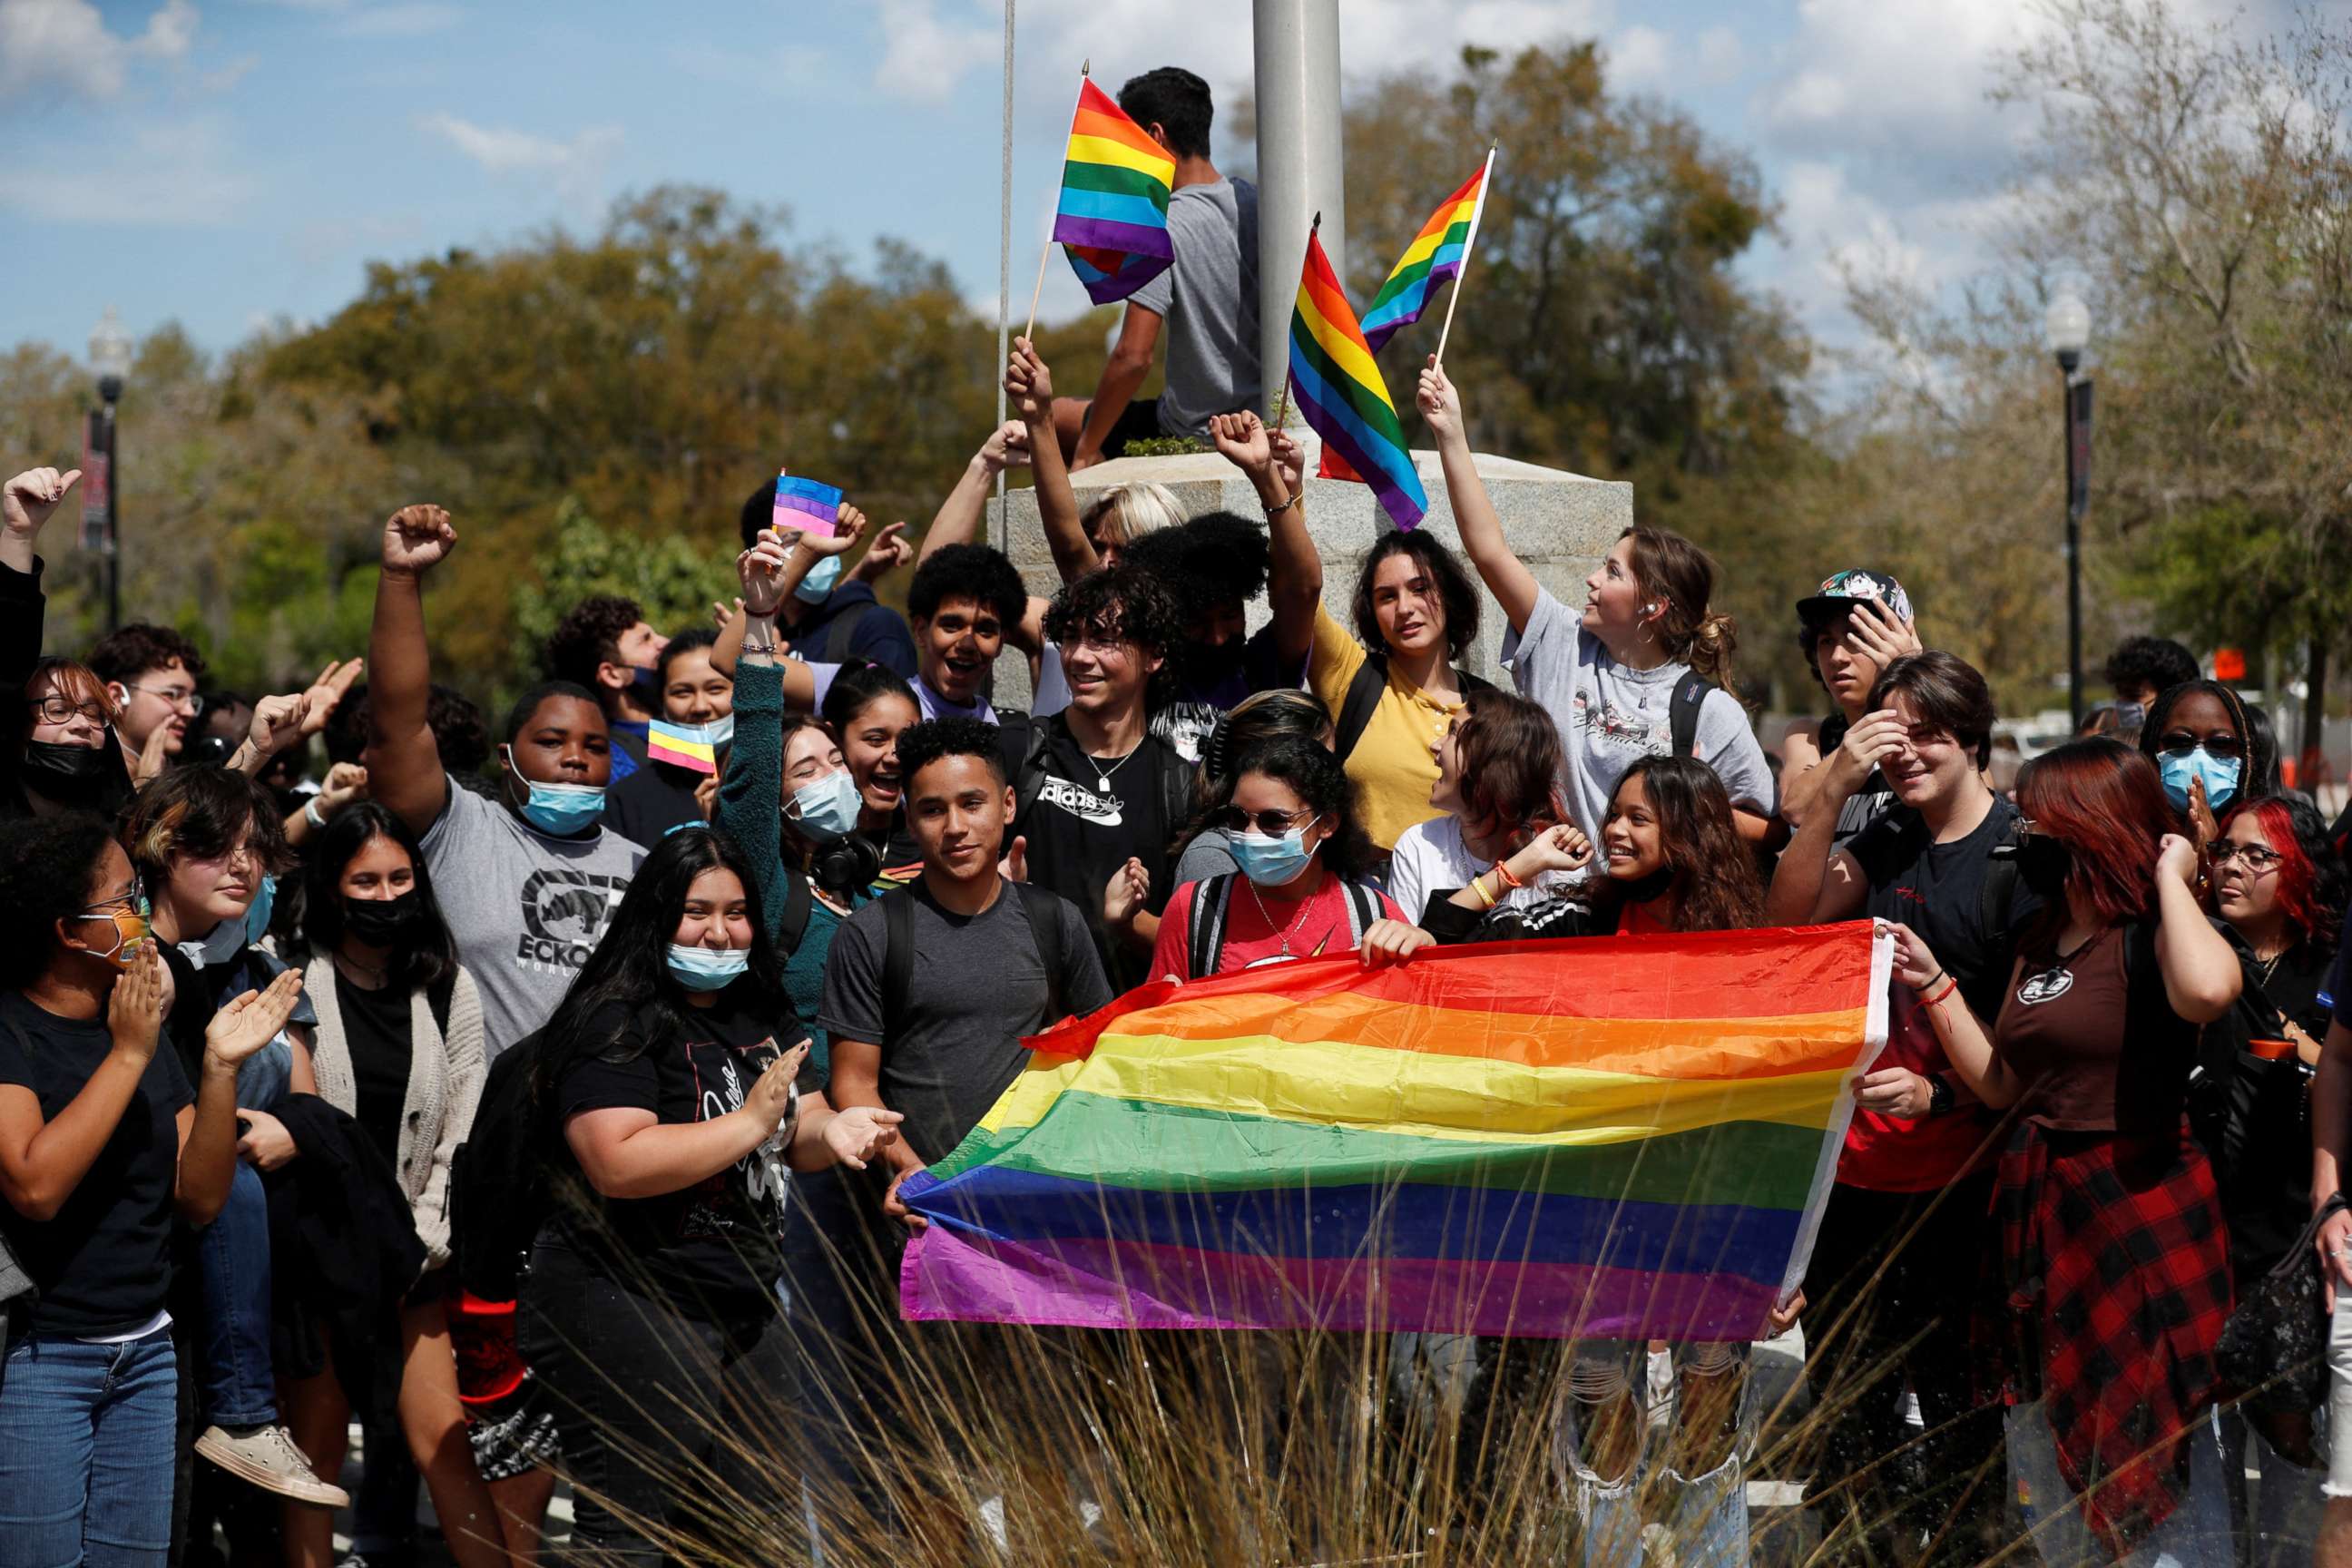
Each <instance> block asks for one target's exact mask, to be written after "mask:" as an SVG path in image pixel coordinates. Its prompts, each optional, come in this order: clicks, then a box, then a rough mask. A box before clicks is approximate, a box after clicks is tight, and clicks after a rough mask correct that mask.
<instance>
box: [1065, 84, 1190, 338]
mask: <svg viewBox="0 0 2352 1568" xmlns="http://www.w3.org/2000/svg"><path fill="white" fill-rule="evenodd" d="M1175 183H1176V162H1175V160H1174V159H1172V158H1171V157H1169V156H1168V154H1167V153H1164V152H1162V151H1160V143H1159V142H1154V141H1153V140H1152V139H1151V137H1150V134H1149V133H1148V132H1146V131H1145V130H1144V129H1143V127H1142V126H1140V125H1138V124H1137V123H1136V122H1135V121H1132V120H1130V119H1129V118H1128V114H1127V110H1123V109H1121V108H1120V107H1119V106H1118V100H1115V99H1113V98H1112V97H1111V96H1110V94H1108V93H1107V92H1105V91H1103V89H1100V88H1098V87H1097V86H1096V85H1095V84H1094V81H1093V79H1091V78H1089V79H1086V80H1083V81H1081V82H1080V83H1079V84H1078V108H1077V112H1076V114H1074V115H1073V116H1072V117H1071V119H1070V150H1069V153H1068V155H1067V158H1066V161H1065V162H1064V163H1063V164H1062V199H1061V201H1060V203H1059V204H1058V205H1056V207H1055V216H1054V238H1055V240H1057V241H1059V242H1060V244H1061V246H1062V248H1063V251H1064V252H1065V254H1066V255H1067V256H1068V257H1069V258H1070V266H1071V268H1073V269H1074V270H1075V271H1076V273H1077V275H1078V281H1079V282H1081V283H1083V284H1085V285H1086V289H1087V298H1088V299H1090V300H1093V301H1094V302H1095V303H1096V304H1097V305H1107V304H1108V303H1110V302H1111V301H1112V300H1124V299H1126V298H1127V297H1128V296H1129V294H1132V293H1134V292H1135V291H1136V290H1137V289H1140V288H1142V287H1143V286H1144V285H1145V284H1146V283H1149V282H1150V281H1151V279H1154V278H1157V277H1159V276H1160V274H1161V273H1162V272H1165V271H1166V270H1168V268H1169V266H1170V264H1171V262H1173V261H1174V260H1175V259H1176V252H1175V249H1174V247H1172V246H1171V244H1170V242H1169V239H1168V195H1169V192H1170V191H1171V188H1172V187H1173V186H1174V184H1175Z"/></svg>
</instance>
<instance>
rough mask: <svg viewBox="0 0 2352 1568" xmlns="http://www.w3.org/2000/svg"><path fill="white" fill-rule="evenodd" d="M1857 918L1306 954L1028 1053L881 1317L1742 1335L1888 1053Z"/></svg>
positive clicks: (1790, 1277)
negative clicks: (1393, 953) (1406, 959)
mask: <svg viewBox="0 0 2352 1568" xmlns="http://www.w3.org/2000/svg"><path fill="white" fill-rule="evenodd" d="M1890 951H1891V942H1889V941H1888V940H1887V939H1883V938H1875V937H1874V935H1873V932H1872V928H1871V926H1870V925H1869V924H1868V923H1866V922H1862V921H1855V922H1852V923H1849V924H1845V925H1839V926H1827V927H1811V928H1808V929H1803V930H1792V931H1791V930H1774V931H1729V932H1711V933H1705V934H1685V935H1674V936H1648V937H1632V938H1615V939H1608V940H1584V941H1550V942H1511V943H1489V944H1485V945H1480V946H1472V947H1457V948H1446V949H1437V950H1431V951H1426V952H1422V953H1421V954H1419V955H1418V956H1416V957H1415V958H1414V959H1413V960H1412V962H1410V963H1404V964H1401V965H1391V966H1389V967H1386V968H1381V969H1371V970H1368V969H1365V968H1363V967H1362V966H1361V964H1360V963H1359V962H1358V960H1357V958H1356V955H1355V954H1353V953H1349V954H1347V955H1345V956H1344V957H1337V958H1327V959H1309V960H1302V961H1300V962H1297V963H1283V964H1277V965H1272V966H1269V967H1265V968H1260V969H1252V970H1248V971H1244V972H1243V973H1236V974H1228V975H1221V976H1217V977H1215V978H1213V979H1209V980H1202V981H1195V982H1192V983H1190V984H1183V985H1178V984H1175V983H1174V982H1168V981H1163V982H1160V983H1157V984H1150V985H1145V986H1142V987H1139V989H1137V990H1135V991H1133V992H1130V993H1129V994H1127V995H1126V996H1124V997H1122V998H1120V999H1119V1000H1118V1001H1117V1002H1114V1003H1112V1004H1111V1005H1109V1006H1108V1007H1106V1008H1104V1009H1102V1010H1101V1011H1100V1012H1098V1013H1096V1014H1095V1015H1093V1016H1090V1017H1087V1018H1083V1019H1072V1020H1069V1021H1067V1022H1066V1023H1064V1024H1063V1025H1061V1026H1059V1027H1057V1028H1055V1029H1053V1030H1051V1031H1049V1032H1047V1033H1046V1034H1045V1035H1043V1036H1040V1037H1036V1038H1035V1039H1034V1040H1033V1041H1032V1042H1031V1044H1032V1045H1033V1047H1034V1055H1033V1056H1032V1058H1031V1059H1030V1062H1029V1065H1028V1067H1027V1068H1025V1069H1024V1071H1023V1073H1022V1074H1021V1076H1020V1077H1019V1078H1018V1079H1015V1080H1014V1081H1013V1086H1012V1087H1011V1088H1010V1089H1006V1090H1005V1092H1004V1094H1003V1098H1001V1099H1000V1100H998V1101H997V1103H996V1105H995V1106H994V1107H993V1108H992V1110H990V1111H989V1113H988V1115H987V1116H986V1117H985V1118H984V1119H982V1121H981V1123H980V1125H979V1126H978V1127H977V1128H975V1129H974V1130H973V1131H972V1133H971V1136H970V1137H968V1138H966V1139H965V1140H964V1141H963V1142H962V1143H961V1144H960V1145H959V1146H958V1147H957V1148H956V1149H955V1150H954V1151H953V1152H950V1154H948V1155H947V1157H946V1158H944V1159H941V1160H940V1161H939V1162H938V1163H935V1164H933V1165H932V1166H930V1168H929V1170H927V1171H925V1172H922V1173H919V1174H917V1175H916V1176H914V1177H912V1178H910V1179H909V1180H908V1182H907V1183H906V1184H905V1185H904V1186H903V1187H901V1188H900V1193H901V1195H902V1196H903V1197H904V1198H905V1200H906V1202H907V1205H908V1207H910V1208H911V1209H913V1210H914V1211H915V1212H916V1213H918V1214H920V1215H924V1216H925V1217H926V1218H928V1219H929V1222H930V1226H929V1229H928V1230H927V1231H925V1232H924V1233H923V1234H922V1235H920V1236H919V1237H916V1238H915V1239H914V1241H913V1242H912V1244H911V1245H910V1246H909V1247H908V1251H907V1255H906V1258H905V1262H904V1265H903V1267H902V1271H901V1274H900V1279H899V1300H900V1306H901V1309H902V1310H903V1311H904V1312H905V1314H906V1316H907V1317H908V1318H909V1319H961V1320H964V1321H982V1322H1018V1323H1054V1324H1073V1325H1078V1326H1083V1327H1087V1328H1108V1329H1237V1328H1249V1329H1289V1328H1307V1327H1318V1328H1322V1329H1330V1330H1348V1331H1383V1330H1421V1331H1438V1332H1465V1333H1481V1334H1515V1335H1522V1336H1528V1337H1534V1338H1570V1337H1577V1336H1586V1335H1592V1336H1608V1337H1615V1338H1625V1339H1644V1338H1657V1339H1667V1340H1684V1341H1686V1340H1747V1339H1753V1338H1756V1337H1758V1336H1759V1335H1760V1334H1762V1333H1763V1331H1764V1329H1765V1323H1766V1320H1767V1319H1768V1318H1769V1315H1770V1313H1771V1310H1772V1308H1773V1306H1774V1303H1775V1302H1776V1301H1777V1300H1779V1299H1780V1296H1781V1294H1782V1292H1783V1291H1784V1290H1786V1289H1790V1287H1792V1286H1793V1285H1794V1284H1796V1283H1797V1282H1798V1281H1800V1280H1801V1279H1802V1278H1803V1276H1804V1269H1805V1265H1806V1262H1807V1260H1808V1259H1809V1258H1810V1257H1811V1249H1812V1238H1813V1234H1814V1231H1815V1230H1816V1228H1817V1227H1818V1226H1819V1224H1820V1218H1821V1211H1822V1204H1823V1203H1824V1201H1825V1200H1826V1199H1827V1196H1828V1194H1829V1189H1830V1183H1831V1180H1832V1176H1833V1175H1834V1173H1835V1172H1836V1169H1837V1159H1838V1152H1839V1149H1840V1146H1841V1144H1842V1143H1843V1140H1844V1136H1845V1127H1846V1122H1847V1121H1848V1119H1849V1118H1850V1117H1851V1115H1852V1114H1853V1092H1852V1089H1851V1086H1850V1080H1851V1079H1852V1078H1853V1075H1854V1073H1855V1072H1857V1071H1858V1070H1860V1069H1861V1068H1863V1066H1864V1064H1866V1063H1867V1062H1868V1061H1869V1060H1870V1059H1871V1058H1872V1057H1873V1056H1874V1055H1875V1054H1876V1053H1877V1051H1878V1049H1879V1047H1881V1046H1882V1045H1883V1044H1884V1043H1885V1037H1886V1011H1885V997H1886V983H1887V978H1888V973H1889V966H1890V963H1889V955H1890Z"/></svg>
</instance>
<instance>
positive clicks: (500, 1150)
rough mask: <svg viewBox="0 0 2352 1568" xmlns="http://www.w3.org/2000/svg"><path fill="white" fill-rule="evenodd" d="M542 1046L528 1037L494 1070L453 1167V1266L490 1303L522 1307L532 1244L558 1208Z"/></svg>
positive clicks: (484, 1084) (535, 1035)
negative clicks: (543, 1102)
mask: <svg viewBox="0 0 2352 1568" xmlns="http://www.w3.org/2000/svg"><path fill="white" fill-rule="evenodd" d="M540 1039H541V1037H540V1035H539V1034H538V1033H536V1032H534V1033H532V1034H530V1035H528V1036H526V1037H524V1038H523V1039H521V1040H520V1041H519V1042H518V1043H516V1044H515V1045H513V1046H511V1047H508V1048H507V1049H506V1050H505V1051H502V1052H501V1053H499V1059H498V1060H496V1061H494V1062H492V1063H491V1064H490V1070H489V1072H488V1076H486V1077H485V1078H484V1079H483V1080H482V1098H481V1100H480V1102H479V1103H478V1105H477V1106H476V1108H475V1110H474V1125H473V1127H472V1129H471V1130H470V1131H467V1134H466V1141H465V1142H463V1143H460V1144H458V1145H457V1154H456V1155H455V1157H454V1158H453V1159H452V1160H451V1161H450V1165H449V1253H450V1258H449V1261H450V1266H451V1268H454V1269H455V1270H456V1272H457V1281H458V1283H459V1284H461V1285H463V1286H464V1287H465V1288H466V1289H468V1290H470V1291H472V1292H473V1293H474V1294H475V1295H477V1296H478V1297H480V1298H481V1299H482V1300H485V1301H511V1300H514V1299H515V1294H516V1292H517V1291H518V1290H520V1289H521V1287H522V1276H523V1266H524V1264H525V1262H526V1260H527V1259H529V1258H530V1244H531V1240H532V1238H533V1237H536V1236H538V1234H539V1227H540V1224H541V1221H543V1220H544V1219H546V1217H547V1215H549V1213H550V1212H551V1210H552V1209H553V1207H554V1189H553V1188H552V1187H551V1185H550V1184H549V1183H548V1156H549V1153H550V1151H549V1150H548V1148H547V1147H546V1142H547V1140H546V1131H545V1128H544V1126H543V1119H542V1117H541V1114H540V1105H539V1096H538V1095H537V1093H536V1092H535V1088H536V1079H537V1076H538V1075H537V1074H536V1073H535V1072H534V1071H533V1070H532V1069H533V1068H535V1067H537V1065H538V1061H539V1056H540V1049H541V1047H540Z"/></svg>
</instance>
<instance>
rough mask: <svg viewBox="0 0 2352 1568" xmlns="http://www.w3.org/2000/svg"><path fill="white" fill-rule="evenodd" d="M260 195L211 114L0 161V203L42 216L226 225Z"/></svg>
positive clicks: (244, 219)
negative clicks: (100, 142) (101, 143)
mask: <svg viewBox="0 0 2352 1568" xmlns="http://www.w3.org/2000/svg"><path fill="white" fill-rule="evenodd" d="M259 195H260V192H259V188H258V184H257V182H256V181H255V180H254V179H253V178H252V176H250V175H249V174H246V173H244V172H243V171H242V170H240V169H239V168H238V167H237V166H236V158H235V156H234V147H233V144H232V142H231V140H230V137H229V134H228V132H227V130H226V127H225V126H224V125H223V123H222V122H221V121H219V120H218V119H216V118H215V117H212V116H199V117H195V118H193V119H188V118H184V119H178V120H174V121H171V122H170V123H168V124H152V123H150V124H141V125H137V126H134V127H132V128H131V129H130V130H129V131H128V132H127V133H126V134H124V135H122V136H121V137H120V138H119V139H116V140H114V141H113V142H112V144H111V146H110V148H107V149H100V150H97V151H93V150H92V149H90V148H89V147H87V146H84V145H81V144H79V143H77V144H75V145H72V146H70V147H68V146H65V145H61V144H51V145H49V146H47V147H40V148H32V149H27V150H26V155H25V156H23V157H21V158H10V159H8V160H7V161H5V163H0V210H5V211H10V212H16V213H21V214H23V215H25V216H29V217H32V218H35V219H37V220H39V221H41V222H45V223H59V224H105V225H110V226H122V227H141V228H225V227H230V226H236V225H241V224H246V223H249V222H250V221H251V219H252V216H253V212H252V209H253V207H254V206H255V205H256V203H257V200H258V198H259Z"/></svg>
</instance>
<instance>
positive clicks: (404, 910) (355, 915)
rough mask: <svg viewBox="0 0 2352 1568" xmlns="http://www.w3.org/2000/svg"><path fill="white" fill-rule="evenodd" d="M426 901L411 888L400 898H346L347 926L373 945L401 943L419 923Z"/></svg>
mask: <svg viewBox="0 0 2352 1568" xmlns="http://www.w3.org/2000/svg"><path fill="white" fill-rule="evenodd" d="M424 912H425V901H424V900H422V899H421V898H419V897H418V896H417V893H416V889H414V888H411V889H408V891H406V892H404V893H402V894H401V895H399V896H398V897H397V898H391V899H352V898H347V899H345V900H343V929H344V930H345V931H349V932H351V933H352V935H353V936H355V937H357V938H358V939H359V940H360V941H362V942H365V943H367V944H368V945H369V946H370V947H397V946H399V945H400V940H401V938H403V937H404V936H406V935H407V934H408V933H409V931H412V930H413V929H415V925H416V917H417V916H419V915H421V914H423V913H424Z"/></svg>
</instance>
